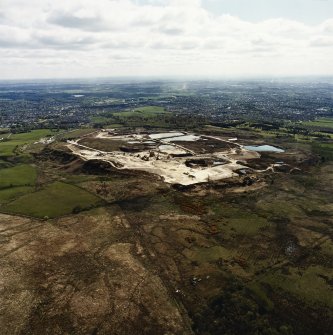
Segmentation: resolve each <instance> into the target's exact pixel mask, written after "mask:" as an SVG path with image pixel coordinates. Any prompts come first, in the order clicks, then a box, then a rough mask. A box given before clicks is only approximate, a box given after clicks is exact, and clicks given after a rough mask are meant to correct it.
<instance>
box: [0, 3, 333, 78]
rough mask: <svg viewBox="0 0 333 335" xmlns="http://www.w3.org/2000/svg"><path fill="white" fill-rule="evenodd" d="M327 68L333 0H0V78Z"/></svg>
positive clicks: (315, 71) (331, 71) (330, 67)
mask: <svg viewBox="0 0 333 335" xmlns="http://www.w3.org/2000/svg"><path fill="white" fill-rule="evenodd" d="M173 75H175V76H204V77H230V76H263V75H264V76H286V75H291V76H294V75H333V0H202V1H199V0H0V79H16V78H77V77H106V76H108V77H112V76H117V77H118V76H173Z"/></svg>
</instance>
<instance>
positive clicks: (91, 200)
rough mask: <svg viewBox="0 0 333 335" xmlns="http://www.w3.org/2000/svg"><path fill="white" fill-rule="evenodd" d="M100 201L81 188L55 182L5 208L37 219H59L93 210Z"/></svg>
mask: <svg viewBox="0 0 333 335" xmlns="http://www.w3.org/2000/svg"><path fill="white" fill-rule="evenodd" d="M100 202H101V201H100V199H99V198H98V197H96V196H94V195H93V194H91V193H89V192H86V191H84V190H83V189H81V188H78V187H76V186H72V185H69V184H65V183H61V182H55V183H52V184H50V185H48V186H46V187H45V188H44V189H43V190H41V191H37V192H33V193H30V194H26V195H23V196H22V197H20V198H18V199H16V200H14V201H12V202H10V203H8V204H6V205H4V206H3V208H4V210H5V211H6V212H11V213H18V214H24V215H30V216H35V217H41V218H43V217H45V216H47V217H50V218H52V217H57V216H61V215H66V214H70V213H73V212H75V211H80V210H83V209H88V208H92V207H94V206H97V205H98V204H99V203H100Z"/></svg>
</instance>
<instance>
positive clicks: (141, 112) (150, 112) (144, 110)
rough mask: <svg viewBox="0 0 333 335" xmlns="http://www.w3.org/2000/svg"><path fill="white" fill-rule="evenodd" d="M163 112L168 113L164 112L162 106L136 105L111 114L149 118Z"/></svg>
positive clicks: (123, 116)
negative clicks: (127, 109) (136, 106)
mask: <svg viewBox="0 0 333 335" xmlns="http://www.w3.org/2000/svg"><path fill="white" fill-rule="evenodd" d="M165 113H168V112H166V111H165V109H164V108H163V107H159V106H145V107H138V108H135V109H133V110H130V111H124V112H116V113H112V114H113V115H114V116H119V117H122V118H127V117H143V118H151V117H156V115H159V114H165Z"/></svg>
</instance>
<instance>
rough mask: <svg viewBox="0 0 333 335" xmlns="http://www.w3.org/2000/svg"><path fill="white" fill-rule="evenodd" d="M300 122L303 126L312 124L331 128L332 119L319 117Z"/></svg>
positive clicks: (332, 126) (332, 127) (332, 125)
mask: <svg viewBox="0 0 333 335" xmlns="http://www.w3.org/2000/svg"><path fill="white" fill-rule="evenodd" d="M302 124H303V125H305V126H314V127H321V128H331V129H333V119H332V118H320V119H317V120H315V121H306V122H303V123H302Z"/></svg>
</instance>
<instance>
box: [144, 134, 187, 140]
mask: <svg viewBox="0 0 333 335" xmlns="http://www.w3.org/2000/svg"><path fill="white" fill-rule="evenodd" d="M182 135H184V133H180V132H170V133H157V134H150V135H149V137H150V138H151V139H153V140H158V139H160V138H168V137H175V136H182Z"/></svg>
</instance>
